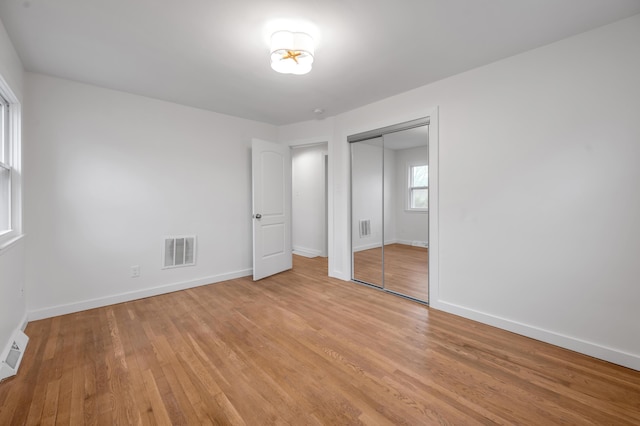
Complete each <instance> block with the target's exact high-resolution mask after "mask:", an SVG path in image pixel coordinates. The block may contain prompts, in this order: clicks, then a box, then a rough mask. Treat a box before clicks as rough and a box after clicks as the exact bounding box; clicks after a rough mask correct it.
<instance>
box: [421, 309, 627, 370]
mask: <svg viewBox="0 0 640 426" xmlns="http://www.w3.org/2000/svg"><path fill="white" fill-rule="evenodd" d="M430 306H431V307H432V308H435V309H438V310H441V311H445V312H449V313H451V314H454V315H458V316H461V317H464V318H468V319H471V320H474V321H478V322H481V323H483V324H488V325H492V326H494V327H498V328H501V329H503V330H508V331H511V332H513V333H517V334H520V335H523V336H527V337H530V338H532V339H536V340H540V341H542V342H546V343H550V344H552V345H555V346H560V347H561V348H565V349H569V350H572V351H575V352H580V353H582V354H585V355H589V356H592V357H594V358H598V359H602V360H605V361H609V362H612V363H614V364H618V365H622V366H624V367H628V368H632V369H634V370H638V371H640V356H638V355H635V354H631V353H627V352H623V351H620V350H617V349H613V348H609V347H606V346H602V345H599V344H597V343H593V342H588V341H585V340H581V339H578V338H575V337H571V336H567V335H564V334H560V333H556V332H554V331H550V330H545V329H542V328H539V327H535V326H532V325H529V324H524V323H520V322H517V321H513V320H510V319H507V318H502V317H498V316H495V315H491V314H487V313H484V312H480V311H476V310H474V309H469V308H466V307H464V306H460V305H456V304H453V303H449V302H443V301H436V300H434V301H432V302H431V303H430Z"/></svg>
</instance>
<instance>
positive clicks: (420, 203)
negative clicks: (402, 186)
mask: <svg viewBox="0 0 640 426" xmlns="http://www.w3.org/2000/svg"><path fill="white" fill-rule="evenodd" d="M408 207H409V210H416V211H426V210H427V208H428V207H429V166H427V165H426V164H419V165H410V166H409V206H408Z"/></svg>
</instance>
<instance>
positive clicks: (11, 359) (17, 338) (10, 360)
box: [0, 330, 29, 381]
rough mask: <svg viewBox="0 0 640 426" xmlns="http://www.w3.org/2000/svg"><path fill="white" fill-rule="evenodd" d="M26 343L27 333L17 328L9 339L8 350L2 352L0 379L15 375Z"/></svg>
mask: <svg viewBox="0 0 640 426" xmlns="http://www.w3.org/2000/svg"><path fill="white" fill-rule="evenodd" d="M27 343H29V338H28V337H27V335H26V334H24V333H23V332H22V331H20V330H18V331H17V332H16V333H15V335H14V336H13V339H12V340H11V346H10V347H9V350H8V351H7V352H6V353H5V354H3V357H2V362H0V381H2V380H4V379H6V378H7V377H11V376H15V375H16V373H17V372H18V368H19V367H20V362H21V361H22V356H23V355H24V350H25V348H26V347H27Z"/></svg>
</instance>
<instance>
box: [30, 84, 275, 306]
mask: <svg viewBox="0 0 640 426" xmlns="http://www.w3.org/2000/svg"><path fill="white" fill-rule="evenodd" d="M26 88H27V91H26V99H27V102H26V105H27V108H26V114H25V129H26V132H25V139H26V140H27V146H26V149H25V152H24V162H25V169H27V171H28V175H27V180H26V184H27V188H28V191H27V194H26V200H25V203H26V215H25V228H26V232H27V233H28V234H29V240H28V247H27V259H26V266H27V276H26V277H27V290H28V292H29V298H28V309H29V311H30V319H34V318H40V317H45V316H50V315H57V314H60V313H64V312H71V311H75V310H78V309H84V308H88V307H93V306H100V305H104V304H108V303H113V302H117V301H121V300H128V299H132V298H135V297H143V296H147V295H149V294H156V293H160V292H165V291H170V290H175V289H179V288H183V287H188V286H193V285H198V284H206V283H210V282H214V281H219V280H222V279H227V278H230V277H235V276H241V275H248V274H250V273H251V267H252V261H251V244H252V243H251V216H250V215H251V182H250V174H251V169H250V141H251V138H252V137H257V138H261V139H266V140H275V138H276V128H275V126H271V125H267V124H263V123H257V122H252V121H248V120H244V119H239V118H234V117H229V116H224V115H220V114H215V113H212V112H208V111H203V110H198V109H194V108H189V107H184V106H180V105H176V104H171V103H167V102H162V101H157V100H153V99H148V98H144V97H140V96H135V95H130V94H126V93H122V92H116V91H111V90H106V89H101V88H98V87H94V86H88V85H84V84H79V83H75V82H71V81H67V80H61V79H56V78H52V77H47V76H43V75H39V74H32V73H27V80H26ZM180 234H195V235H197V238H198V240H197V247H198V253H197V265H196V266H194V267H185V268H177V269H166V270H161V269H160V266H161V247H162V245H161V243H162V238H163V236H165V235H180ZM133 265H139V266H140V271H141V276H140V277H139V278H131V277H130V267H131V266H133Z"/></svg>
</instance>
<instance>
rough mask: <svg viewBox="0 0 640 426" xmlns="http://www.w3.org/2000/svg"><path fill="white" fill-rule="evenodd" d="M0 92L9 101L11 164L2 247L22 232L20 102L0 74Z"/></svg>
mask: <svg viewBox="0 0 640 426" xmlns="http://www.w3.org/2000/svg"><path fill="white" fill-rule="evenodd" d="M0 94H2V96H3V97H4V99H5V100H6V101H7V102H8V103H9V132H10V135H9V138H10V142H9V145H10V156H11V159H10V162H9V166H11V213H10V214H11V230H10V231H9V232H7V233H5V234H4V235H2V237H0V246H1V247H2V249H4V248H5V247H7V246H8V245H10V244H13V243H14V242H15V241H17V240H18V239H19V238H20V234H21V233H22V137H21V134H22V125H21V119H22V104H21V103H20V101H19V100H18V97H17V96H16V95H15V93H13V91H12V90H11V87H10V86H9V84H8V83H7V82H6V80H5V79H4V78H3V77H2V76H1V75H0Z"/></svg>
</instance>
